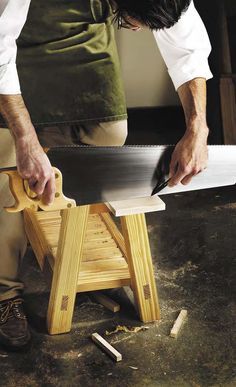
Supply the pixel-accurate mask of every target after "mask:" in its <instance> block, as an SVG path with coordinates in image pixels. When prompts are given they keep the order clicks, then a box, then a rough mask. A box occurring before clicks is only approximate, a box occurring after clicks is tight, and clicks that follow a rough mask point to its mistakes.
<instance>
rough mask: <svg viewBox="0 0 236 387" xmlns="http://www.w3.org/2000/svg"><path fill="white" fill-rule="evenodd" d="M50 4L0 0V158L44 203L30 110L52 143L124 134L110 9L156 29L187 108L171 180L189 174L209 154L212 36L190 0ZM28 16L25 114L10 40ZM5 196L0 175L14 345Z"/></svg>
mask: <svg viewBox="0 0 236 387" xmlns="http://www.w3.org/2000/svg"><path fill="white" fill-rule="evenodd" d="M55 4H56V1H53V2H47V6H46V7H45V3H44V2H43V3H41V2H40V0H37V1H36V0H32V1H31V7H30V11H29V14H28V10H29V6H30V0H21V1H19V0H1V3H0V112H1V114H2V115H3V117H4V118H5V121H6V122H7V124H8V128H9V129H10V131H9V130H7V129H1V131H0V167H4V166H9V165H10V164H13V165H14V163H15V162H16V163H17V167H18V171H19V173H20V175H21V176H22V178H24V179H26V180H28V183H29V186H30V188H31V189H32V190H33V191H34V192H36V193H37V194H38V195H43V198H44V201H45V203H47V204H50V203H51V202H52V201H53V199H54V193H55V183H54V175H53V172H52V167H51V165H50V162H49V160H48V158H47V156H46V154H45V153H44V152H43V149H42V147H41V145H40V143H39V140H38V137H37V135H36V131H35V128H34V126H33V124H32V120H31V117H33V121H34V122H36V123H37V124H41V142H42V143H44V142H45V138H46V139H47V140H48V141H49V142H50V145H51V144H52V143H60V144H63V143H80V142H82V143H85V144H94V145H98V146H99V145H123V144H124V142H125V139H126V134H127V121H126V111H125V102H124V93H123V89H122V84H121V82H120V75H119V64H118V59H117V53H116V50H115V46H114V44H115V43H114V32H113V27H112V22H111V16H112V13H113V17H114V15H115V18H116V19H117V21H118V26H119V27H125V28H129V29H131V30H134V31H137V30H139V29H141V28H150V29H151V30H153V33H154V36H155V39H156V41H157V44H158V46H159V48H160V51H161V53H162V55H163V58H164V60H165V62H166V64H167V67H168V71H169V74H170V76H171V78H172V80H173V82H174V85H175V87H176V90H177V91H178V94H179V96H180V99H181V103H182V105H183V108H184V112H185V118H186V132H185V135H184V136H183V138H182V139H181V140H180V141H179V143H178V144H177V145H176V148H175V151H174V153H173V156H172V160H171V164H170V176H171V180H170V183H169V184H170V185H171V186H174V185H176V184H179V183H182V184H188V183H189V182H190V180H191V178H192V177H193V176H194V175H196V174H197V173H199V172H201V171H202V170H203V169H204V168H206V164H207V137H208V127H207V123H206V80H207V79H209V78H211V76H212V75H211V72H210V70H209V66H208V60H207V58H208V55H209V53H210V50H211V47H210V43H209V39H208V36H207V33H206V30H205V28H204V25H203V23H202V21H201V19H200V17H199V15H198V13H197V11H196V9H195V7H194V4H193V2H192V1H191V0H145V1H144V0H139V1H138V0H116V1H112V2H109V0H100V1H90V2H88V1H85V0H77V1H76V2H75V1H74V0H67V1H65V2H64V1H60V2H59V3H58V7H56V6H55ZM45 8H46V9H45ZM45 12H46V14H45ZM27 14H28V19H27ZM50 17H51V18H50ZM61 18H62V20H61ZM26 19H27V22H26V25H25V28H24V30H23V32H22V34H21V37H20V38H21V40H20V41H19V45H20V47H21V48H20V50H19V66H20V69H21V71H20V74H21V80H22V85H23V95H24V97H25V98H26V101H27V107H28V108H29V112H30V114H31V117H30V114H29V113H28V110H27V108H26V106H25V103H24V101H23V98H22V96H21V91H20V86H19V81H18V76H17V70H16V65H15V61H16V51H17V50H16V42H15V41H16V39H17V38H18V36H19V34H20V32H21V30H22V28H23V25H24V23H25V21H26ZM63 21H64V22H63ZM34 34H35V36H34ZM32 37H33V38H32ZM32 41H33V43H32ZM60 63H63V66H61V65H60ZM49 69H50V70H51V72H49ZM36 70H37V71H36ZM65 74H66V75H65ZM63 76H65V79H66V87H65V84H64V83H63V82H62V81H61V79H64V78H63ZM29 85H30V86H29ZM39 104H40V105H39ZM58 105H61V108H60V109H58ZM58 122H60V124H61V125H57V123H58ZM44 123H46V124H45V125H44ZM42 127H43V128H42ZM15 159H16V160H15ZM11 200H12V198H11V195H10V192H9V188H8V184H7V181H6V180H4V177H3V176H0V207H1V208H0V210H1V212H0V227H1V232H0V246H1V257H0V342H1V343H3V344H5V345H7V346H8V348H20V347H22V346H24V345H25V344H26V343H27V342H28V341H29V339H30V333H29V329H28V326H27V320H26V317H25V315H24V312H23V308H22V301H23V300H22V298H21V297H20V295H21V293H22V290H23V284H22V283H21V282H20V281H19V279H18V267H19V263H20V259H21V258H22V257H23V255H24V253H25V250H26V238H25V234H24V230H23V222H22V218H21V215H20V214H14V215H13V214H7V213H6V212H5V211H4V210H3V207H4V206H7V205H9V204H10V202H11Z"/></svg>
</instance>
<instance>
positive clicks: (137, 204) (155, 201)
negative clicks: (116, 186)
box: [106, 195, 166, 216]
mask: <svg viewBox="0 0 236 387" xmlns="http://www.w3.org/2000/svg"><path fill="white" fill-rule="evenodd" d="M106 205H107V206H108V208H109V209H110V210H111V212H112V213H113V215H115V216H124V215H135V214H142V213H143V214H145V213H147V212H154V211H163V210H165V208H166V205H165V203H164V202H163V200H161V199H160V198H159V197H158V196H156V195H155V196H150V197H145V198H137V199H132V200H120V201H115V202H109V203H106Z"/></svg>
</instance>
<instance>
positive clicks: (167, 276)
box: [155, 261, 198, 287]
mask: <svg viewBox="0 0 236 387" xmlns="http://www.w3.org/2000/svg"><path fill="white" fill-rule="evenodd" d="M197 269H198V266H197V265H195V264H193V263H192V262H191V261H187V262H186V263H185V264H184V265H182V266H181V267H179V268H178V269H176V270H157V273H156V274H155V277H156V278H159V279H161V280H164V281H173V280H176V279H178V278H182V277H183V276H184V275H186V274H187V273H189V272H194V271H195V270H197ZM172 286H173V287H176V286H178V285H176V284H174V283H173V282H172Z"/></svg>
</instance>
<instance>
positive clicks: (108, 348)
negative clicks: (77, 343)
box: [91, 333, 122, 361]
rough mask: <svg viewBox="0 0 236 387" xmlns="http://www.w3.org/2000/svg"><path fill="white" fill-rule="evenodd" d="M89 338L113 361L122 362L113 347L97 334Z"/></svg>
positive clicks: (120, 356) (119, 354)
mask: <svg viewBox="0 0 236 387" xmlns="http://www.w3.org/2000/svg"><path fill="white" fill-rule="evenodd" d="M91 337H92V340H93V341H94V343H96V344H97V345H98V346H99V347H101V348H102V349H103V350H104V351H105V352H106V353H107V354H108V355H109V356H110V357H111V358H112V359H113V360H115V361H121V360H122V355H121V353H119V352H118V351H117V350H116V349H115V348H114V347H112V346H111V344H109V343H108V342H107V341H106V340H105V339H104V338H103V337H102V336H100V335H99V334H98V333H93V334H92V336H91Z"/></svg>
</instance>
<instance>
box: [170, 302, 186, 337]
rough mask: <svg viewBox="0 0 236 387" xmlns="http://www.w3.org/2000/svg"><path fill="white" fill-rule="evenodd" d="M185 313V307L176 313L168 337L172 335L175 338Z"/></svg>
mask: <svg viewBox="0 0 236 387" xmlns="http://www.w3.org/2000/svg"><path fill="white" fill-rule="evenodd" d="M187 314H188V312H187V310H185V309H182V310H181V312H180V314H179V315H178V318H177V319H176V321H175V323H174V325H173V328H172V329H171V331H170V337H173V338H174V339H176V337H177V336H178V333H179V331H180V329H181V327H182V325H183V323H184V321H185V320H186V317H187Z"/></svg>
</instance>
